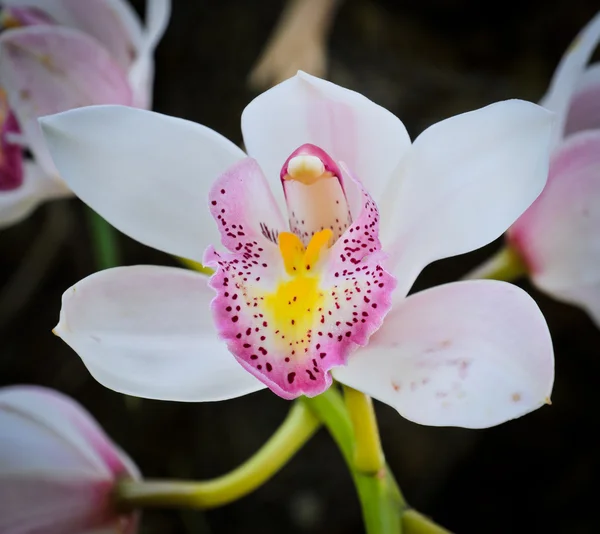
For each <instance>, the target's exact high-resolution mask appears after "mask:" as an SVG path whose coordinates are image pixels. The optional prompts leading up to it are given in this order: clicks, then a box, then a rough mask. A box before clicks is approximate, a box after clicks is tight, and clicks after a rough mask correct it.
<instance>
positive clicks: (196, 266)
mask: <svg viewBox="0 0 600 534" xmlns="http://www.w3.org/2000/svg"><path fill="white" fill-rule="evenodd" d="M176 258H177V260H178V261H180V262H181V263H183V264H184V265H185V266H186V267H187V268H188V269H192V270H193V271H198V272H199V273H202V274H207V275H208V276H212V275H213V274H214V272H215V271H214V269H211V268H210V267H204V265H202V264H201V263H200V262H199V261H194V260H189V259H187V258H182V257H180V256H176Z"/></svg>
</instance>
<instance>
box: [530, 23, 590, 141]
mask: <svg viewBox="0 0 600 534" xmlns="http://www.w3.org/2000/svg"><path fill="white" fill-rule="evenodd" d="M599 41H600V12H599V13H598V14H597V15H596V16H595V17H594V18H593V19H592V20H591V21H590V22H588V23H587V24H586V25H585V27H584V28H583V29H582V30H581V31H580V32H579V34H578V35H577V37H575V39H574V40H573V43H572V44H571V46H570V47H569V48H568V50H567V51H566V52H565V54H564V55H563V57H562V59H561V60H560V63H559V64H558V67H557V68H556V70H555V71H554V76H553V77H552V81H551V83H550V88H549V89H548V92H547V93H546V95H545V96H544V98H543V99H542V100H541V102H540V103H541V104H542V105H543V106H545V107H546V108H548V109H549V110H551V111H554V112H555V113H556V114H557V121H556V129H555V131H554V133H553V141H552V144H553V145H555V144H556V143H558V140H559V139H560V137H561V136H562V135H563V129H564V126H565V122H566V120H567V112H568V109H569V106H570V104H571V98H572V96H573V92H574V91H575V89H576V88H577V86H578V84H579V83H580V80H581V77H582V75H583V73H584V70H585V66H586V65H587V63H588V62H589V60H590V57H591V56H592V53H593V52H594V50H595V49H596V46H597V45H598V42H599Z"/></svg>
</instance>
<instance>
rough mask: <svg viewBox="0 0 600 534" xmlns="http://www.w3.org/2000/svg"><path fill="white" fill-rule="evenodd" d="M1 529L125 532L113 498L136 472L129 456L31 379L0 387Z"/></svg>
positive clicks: (127, 523)
mask: <svg viewBox="0 0 600 534" xmlns="http://www.w3.org/2000/svg"><path fill="white" fill-rule="evenodd" d="M0 444H1V446H0V532H2V533H3V534H9V533H17V532H18V533H26V534H31V533H35V532H43V533H44V534H99V533H100V532H101V533H102V534H132V533H134V532H135V531H136V530H137V528H136V525H137V520H136V517H135V515H134V514H127V515H125V514H120V513H119V512H118V511H117V510H116V509H115V507H114V504H113V502H112V498H113V495H112V494H113V491H114V487H115V483H116V482H117V481H118V480H119V479H121V478H125V477H126V478H132V479H139V473H138V470H137V468H136V467H135V465H134V464H133V463H132V461H131V460H130V459H129V458H128V457H127V456H126V455H125V454H124V453H123V451H122V450H121V449H119V447H117V446H116V445H115V444H114V443H113V442H112V441H111V440H110V438H109V437H108V436H106V434H105V433H104V432H103V430H102V429H101V428H100V427H99V426H98V424H97V423H96V422H95V421H94V420H93V419H92V417H91V416H90V414H89V413H87V412H86V411H85V410H84V409H83V408H82V407H81V406H80V405H79V404H77V403H76V402H75V401H73V400H72V399H70V398H68V397H66V396H64V395H62V394H60V393H58V392H57V391H53V390H50V389H45V388H41V387H34V386H12V387H5V388H1V389H0Z"/></svg>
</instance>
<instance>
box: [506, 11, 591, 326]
mask: <svg viewBox="0 0 600 534" xmlns="http://www.w3.org/2000/svg"><path fill="white" fill-rule="evenodd" d="M599 40H600V13H599V14H598V15H596V17H595V18H594V19H592V21H591V22H590V23H589V24H588V25H587V26H586V27H585V28H584V29H583V30H582V31H581V32H580V34H579V35H578V37H577V38H576V39H575V41H574V42H573V44H572V45H571V47H570V48H569V50H567V52H566V54H565V55H564V57H563V58H562V60H561V62H560V64H559V66H558V68H557V69H556V72H555V74H554V77H553V79H552V83H551V85H550V89H549V90H548V93H547V94H546V96H545V97H544V98H543V100H542V102H541V103H542V105H544V106H545V107H546V108H548V109H550V110H552V111H554V112H556V114H557V118H558V120H557V123H558V128H557V130H556V131H555V135H554V141H553V155H552V160H551V165H550V174H549V177H548V184H547V186H546V188H545V189H544V191H543V192H542V194H541V195H540V197H539V198H538V199H537V200H536V202H534V204H533V205H532V206H531V207H530V208H529V209H528V210H527V211H526V212H525V214H524V215H523V216H522V217H521V218H519V220H518V221H517V222H516V223H515V224H514V225H513V226H512V227H511V228H510V230H509V232H508V235H507V237H508V243H509V246H510V247H512V248H513V249H514V250H516V251H517V253H518V255H519V256H520V257H521V258H522V260H523V262H524V263H525V265H526V267H527V270H528V273H529V275H530V276H531V280H532V281H533V283H534V284H535V285H536V286H538V287H539V288H540V289H541V290H543V291H546V292H547V293H549V294H550V295H552V296H554V297H556V298H557V299H560V300H564V301H566V302H570V303H573V304H576V305H579V306H581V307H582V308H584V309H585V310H587V312H588V313H589V314H590V315H591V317H592V319H594V321H595V322H596V324H598V325H600V63H594V64H592V65H590V66H587V64H588V62H589V60H590V57H591V56H592V53H593V52H594V49H595V48H596V46H597V44H598V41H599Z"/></svg>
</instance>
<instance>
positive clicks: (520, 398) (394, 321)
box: [333, 280, 554, 428]
mask: <svg viewBox="0 0 600 534" xmlns="http://www.w3.org/2000/svg"><path fill="white" fill-rule="evenodd" d="M333 375H334V377H335V378H336V380H339V381H340V382H342V383H344V384H347V385H349V386H351V387H353V388H356V389H358V390H360V391H364V392H365V393H367V394H368V395H371V396H373V397H374V398H376V399H378V400H380V401H382V402H385V403H386V404H389V405H390V406H393V407H394V408H396V409H397V410H398V411H399V412H400V414H402V415H403V416H404V417H406V418H407V419H410V420H411V421H415V422H417V423H420V424H425V425H433V426H459V427H465V428H485V427H490V426H494V425H498V424H500V423H503V422H505V421H508V420H510V419H514V418H516V417H520V416H522V415H525V414H526V413H529V412H531V411H532V410H535V409H537V408H539V407H540V406H542V405H543V404H544V403H546V402H549V396H550V393H551V391H552V384H553V380H554V356H553V351H552V342H551V339H550V333H549V331H548V326H547V325H546V322H545V320H544V318H543V316H542V314H541V312H540V310H539V308H538V307H537V305H536V304H535V302H534V301H533V299H531V297H529V295H527V293H525V292H524V291H523V290H521V289H519V288H518V287H516V286H514V285H511V284H507V283H505V282H498V281H492V280H477V281H471V282H457V283H453V284H446V285H442V286H438V287H434V288H432V289H428V290H426V291H422V292H420V293H416V294H415V295H412V296H410V297H408V298H407V299H406V300H404V301H403V302H402V303H401V304H399V305H398V306H397V307H395V308H394V309H393V310H392V311H391V312H390V314H389V315H388V316H387V318H386V319H385V322H384V324H383V326H382V327H381V328H380V329H379V330H378V331H377V332H376V333H375V334H374V335H373V337H372V338H371V341H370V342H369V345H368V346H367V347H366V348H364V349H360V350H359V351H357V352H356V354H355V355H353V356H352V357H351V358H350V361H349V362H348V365H347V366H346V367H340V368H338V369H335V370H334V372H333Z"/></svg>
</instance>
